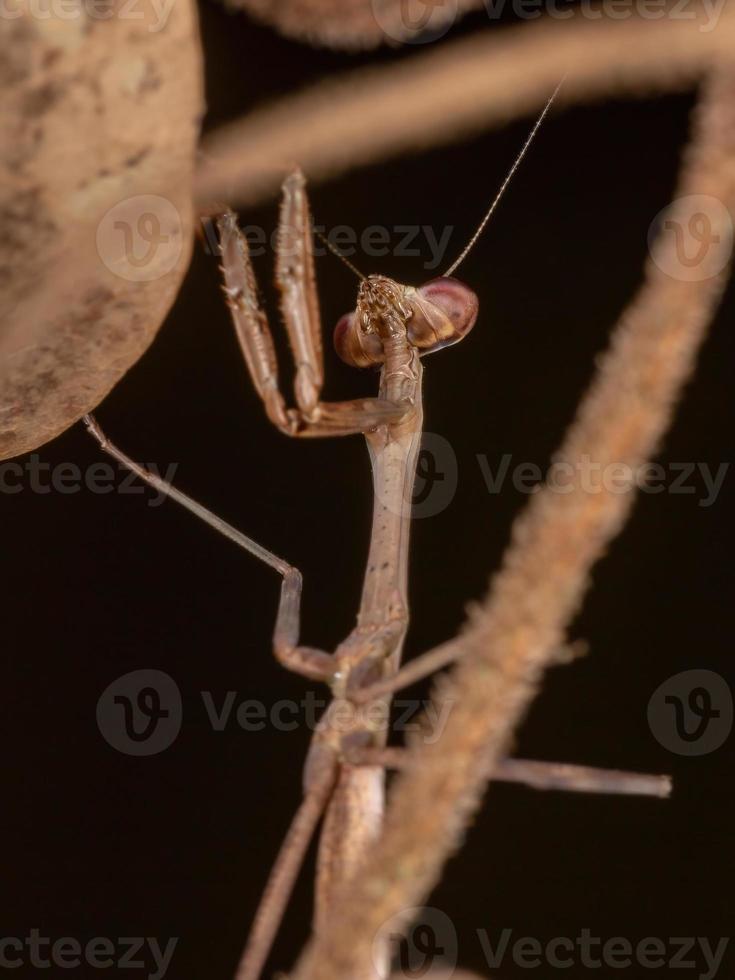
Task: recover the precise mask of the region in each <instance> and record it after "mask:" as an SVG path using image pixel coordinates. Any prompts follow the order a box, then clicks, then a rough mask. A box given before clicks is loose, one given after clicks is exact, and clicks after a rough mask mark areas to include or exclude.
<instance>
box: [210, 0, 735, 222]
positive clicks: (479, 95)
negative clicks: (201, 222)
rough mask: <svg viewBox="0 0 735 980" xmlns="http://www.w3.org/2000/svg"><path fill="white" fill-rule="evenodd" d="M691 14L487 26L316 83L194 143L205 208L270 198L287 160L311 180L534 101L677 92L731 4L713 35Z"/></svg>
mask: <svg viewBox="0 0 735 980" xmlns="http://www.w3.org/2000/svg"><path fill="white" fill-rule="evenodd" d="M692 13H695V14H697V16H696V17H695V19H693V20H682V19H676V18H665V19H663V20H655V21H650V20H638V19H636V18H631V19H630V20H626V21H612V20H610V21H607V22H604V23H603V22H597V21H587V20H577V21H549V22H545V23H540V24H538V25H535V24H534V25H530V26H526V27H522V28H516V29H513V30H503V31H496V30H489V31H487V32H484V33H481V34H478V35H473V36H472V37H469V38H467V39H465V40H461V41H454V42H452V43H448V42H445V43H442V44H439V45H436V46H435V47H433V48H432V49H431V50H427V51H426V52H422V53H421V54H418V55H415V56H413V57H411V58H409V59H403V60H401V61H399V62H397V63H396V64H392V65H390V66H388V67H382V68H370V69H364V70H361V71H358V72H354V73H353V74H352V75H351V76H348V77H347V78H344V77H341V78H339V79H337V80H335V81H328V82H324V83H322V84H320V85H317V86H315V87H312V88H310V89H307V90H305V91H304V92H302V93H300V94H296V95H289V96H288V97H287V98H285V99H283V100H282V101H280V102H278V103H275V104H273V105H270V106H267V107H266V108H263V109H259V110H256V111H255V112H253V113H252V114H251V115H249V116H247V117H245V118H244V119H242V120H239V121H238V122H235V123H233V124H231V125H229V126H226V127H223V128H222V129H220V130H218V131H217V132H215V133H214V134H213V135H212V136H211V137H210V138H209V139H208V140H207V141H205V143H204V147H203V154H202V161H201V165H200V169H199V173H198V175H197V180H196V185H195V189H196V196H197V199H198V201H199V203H200V205H201V206H202V207H203V208H208V207H210V206H211V205H212V203H213V202H221V201H228V202H229V203H230V204H232V205H240V206H242V205H247V204H252V203H254V202H255V201H258V200H260V199H262V198H263V197H265V196H267V195H269V194H271V193H272V192H274V191H275V190H276V188H277V186H278V185H279V184H280V182H281V180H282V178H283V175H284V173H285V172H286V171H287V170H289V169H290V168H291V167H292V166H293V165H294V164H296V163H298V164H299V166H301V168H302V169H303V170H304V172H305V173H306V174H307V175H308V177H309V179H310V180H316V179H324V178H327V177H330V176H334V175H335V174H338V173H341V172H342V171H344V170H347V169H349V168H351V167H356V166H360V165H364V164H369V163H373V162H375V161H377V160H382V159H385V158H386V157H389V156H392V155H396V154H399V153H406V152H417V151H420V150H421V149H422V148H424V147H428V146H434V145H437V144H441V143H448V142H451V141H452V140H456V139H459V138H460V137H462V136H465V135H467V134H470V133H473V132H477V131H480V130H482V129H483V128H485V127H487V126H490V125H498V124H500V123H503V122H506V121H508V120H509V119H512V118H514V117H516V116H520V115H523V114H524V113H529V112H531V111H534V110H536V109H537V108H538V107H540V106H541V105H543V103H544V101H545V100H546V99H547V98H548V96H549V94H550V93H551V91H552V90H553V88H554V86H555V85H556V83H557V82H558V81H559V79H560V78H561V77H562V76H563V75H564V73H565V72H569V77H568V78H567V81H566V82H565V85H564V88H563V89H562V92H561V93H560V95H559V98H558V102H559V104H560V105H561V104H564V103H565V102H585V101H591V100H594V99H597V98H600V97H601V96H605V95H610V94H625V95H628V94H635V95H643V94H648V93H652V92H660V91H668V90H671V89H675V88H677V87H679V88H685V87H687V86H689V85H691V84H692V82H693V80H694V79H696V78H697V77H698V76H699V75H700V74H701V73H702V71H703V70H704V69H706V68H708V67H709V66H710V65H711V64H712V62H713V59H716V58H719V57H720V56H727V54H728V52H729V51H730V50H731V49H732V47H733V45H734V44H735V6H733V5H732V4H730V5H727V6H725V7H724V9H723V10H722V11H721V13H720V17H719V20H718V22H717V25H716V27H715V28H714V29H712V30H709V31H707V30H703V27H704V26H705V25H708V24H709V23H710V21H709V18H708V16H707V15H706V14H705V13H704V12H702V10H701V9H700V8H698V7H694V6H692Z"/></svg>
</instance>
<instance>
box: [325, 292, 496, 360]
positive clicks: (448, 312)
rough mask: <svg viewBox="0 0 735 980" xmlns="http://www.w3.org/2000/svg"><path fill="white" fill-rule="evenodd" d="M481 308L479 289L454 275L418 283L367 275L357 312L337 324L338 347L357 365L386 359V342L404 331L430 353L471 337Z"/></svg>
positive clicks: (336, 338)
mask: <svg viewBox="0 0 735 980" xmlns="http://www.w3.org/2000/svg"><path fill="white" fill-rule="evenodd" d="M477 311H478V299H477V296H476V295H475V293H473V291H472V290H471V289H470V288H469V287H468V286H465V285H464V283H461V282H460V281H459V280H458V279H452V278H451V277H449V276H441V277H439V278H438V279H431V280H429V282H427V283H424V285H423V286H418V287H415V286H404V285H401V284H400V283H397V282H395V281H394V280H393V279H388V278H387V277H386V276H368V277H367V278H366V279H363V280H362V282H361V283H360V291H359V293H358V296H357V306H356V307H355V309H354V311H353V312H352V313H347V314H345V316H343V317H342V318H341V319H340V320H339V322H338V323H337V326H336V327H335V331H334V346H335V349H336V351H337V353H338V354H339V356H340V357H341V358H342V360H343V361H345V363H347V364H350V365H352V366H353V367H371V366H374V365H378V364H382V363H383V361H384V360H385V342H386V341H387V340H389V339H391V338H394V337H400V336H401V335H405V337H406V339H407V341H408V343H409V344H410V345H411V346H413V347H416V348H417V349H418V350H419V353H420V354H422V355H423V354H429V353H431V352H432V351H435V350H440V349H441V348H442V347H448V346H449V345H450V344H456V343H458V341H460V340H462V338H463V337H466V336H467V334H468V333H469V332H470V330H471V329H472V327H473V326H474V324H475V321H476V320H477Z"/></svg>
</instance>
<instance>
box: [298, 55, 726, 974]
mask: <svg viewBox="0 0 735 980" xmlns="http://www.w3.org/2000/svg"><path fill="white" fill-rule="evenodd" d="M624 56H625V54H624V52H621V57H623V58H624ZM734 93H735V72H734V71H733V70H732V69H729V68H728V69H727V70H725V69H721V70H720V72H719V73H718V75H717V76H716V77H714V78H713V79H712V80H711V81H709V82H708V83H707V85H706V86H705V91H704V95H703V101H702V103H701V105H700V108H699V110H698V111H697V115H696V126H695V133H694V140H693V143H692V144H691V146H690V148H689V150H688V151H687V156H686V160H685V163H684V168H683V173H682V177H681V180H680V184H679V194H680V195H686V194H693V193H696V194H708V195H712V196H713V197H716V198H719V200H720V201H721V202H723V204H724V205H725V206H726V208H727V209H728V210H729V211H730V212H731V213H733V212H735V99H733V94H734ZM680 208H681V205H679V206H678V207H677V210H675V211H674V212H673V213H672V215H671V218H672V220H673V221H677V220H682V221H686V217H685V214H684V212H683V211H682V210H680ZM712 232H713V233H714V235H715V236H719V240H715V238H713V239H712V240H711V242H710V248H711V249H713V250H714V254H717V253H718V252H719V253H720V254H721V257H722V259H723V264H724V261H725V260H726V259H729V252H730V247H731V233H730V228H729V227H727V223H726V221H724V220H719V221H718V220H717V219H716V220H715V221H714V225H713V228H712ZM676 244H677V242H676V236H675V235H673V234H668V235H667V236H665V237H664V238H663V239H662V240H661V241H660V242H659V245H658V246H657V252H656V255H657V258H658V260H659V262H662V263H663V264H664V266H665V267H669V268H672V267H674V268H675V267H676V263H677V253H676ZM667 262H670V263H672V265H671V266H666V263H667ZM724 281H725V274H724V272H723V273H721V274H719V275H718V276H716V277H714V278H711V279H708V280H704V281H700V282H691V281H683V280H682V279H680V278H670V277H669V276H667V275H665V274H664V273H663V272H662V271H660V269H659V268H658V267H657V266H656V265H654V264H653V262H651V261H650V260H649V263H648V265H647V268H646V270H645V281H644V283H643V285H642V287H641V289H640V291H639V293H638V295H637V296H636V298H635V299H634V301H633V303H632V304H631V305H630V307H629V308H628V309H627V310H626V312H625V313H624V315H623V317H622V319H621V322H620V323H619V325H618V327H617V328H616V330H615V332H614V335H613V338H612V341H611V344H610V348H609V350H608V351H607V353H606V354H605V356H604V358H602V359H601V362H600V365H599V369H598V372H597V376H596V378H595V381H594V383H593V385H592V387H591V389H590V391H589V393H588V394H587V396H586V397H585V399H584V400H583V402H582V405H581V407H580V410H579V413H578V415H577V418H576V420H575V421H574V423H573V425H572V426H571V428H570V430H569V432H568V434H567V436H566V438H565V440H564V443H563V446H562V449H561V451H560V453H559V455H558V461H559V462H563V463H566V464H571V465H572V466H574V464H575V463H577V462H578V461H579V460H582V459H584V458H585V457H589V458H590V459H591V460H592V461H594V462H596V463H598V464H600V465H601V466H603V467H604V466H608V465H614V464H617V463H623V464H626V465H627V466H629V467H631V468H632V470H633V471H634V472H635V471H637V470H638V468H639V467H640V466H641V465H642V464H643V463H644V461H645V460H646V459H648V458H649V457H650V456H651V454H652V453H653V452H654V451H655V450H656V447H657V445H658V443H659V440H660V438H661V436H662V434H663V432H664V431H665V429H666V427H667V425H668V423H669V420H670V418H671V415H672V411H673V407H674V404H675V402H676V400H677V398H678V397H679V396H680V394H681V390H682V386H683V385H684V383H685V382H686V380H687V378H688V377H689V375H690V373H691V371H692V369H693V365H694V360H695V356H696V353H697V350H698V348H699V345H700V343H701V341H702V339H703V337H704V335H705V332H706V328H707V324H708V323H709V321H710V319H711V316H712V314H713V311H714V309H715V308H716V305H717V302H718V299H719V297H720V294H721V291H722V288H723V283H724ZM575 473H576V471H575ZM570 487H571V490H570V492H568V493H559V492H553V491H552V490H551V489H550V488H549V487H547V488H545V489H544V490H542V491H541V492H540V493H538V494H537V495H536V496H535V497H534V498H533V500H532V502H531V504H530V506H529V507H528V508H527V510H526V511H525V513H524V515H523V516H522V517H521V518H520V519H519V520H518V521H517V523H516V525H515V527H514V530H513V537H512V543H511V546H510V548H509V551H508V553H507V555H506V557H505V560H504V562H503V567H502V569H501V571H500V572H499V573H498V575H497V576H496V578H495V581H494V582H493V586H492V589H491V592H490V594H489V596H488V598H487V600H486V601H485V602H484V603H483V604H482V605H481V606H479V607H478V608H476V609H475V610H473V612H472V613H471V616H470V618H469V622H468V624H467V626H466V628H465V630H464V632H463V634H462V637H461V641H462V644H463V646H464V648H465V655H464V658H463V659H462V660H461V661H460V662H459V664H458V666H457V667H456V668H455V670H454V672H453V673H452V675H451V677H450V679H449V680H446V679H445V680H443V681H442V682H440V685H439V689H438V692H437V695H436V696H437V698H438V699H444V698H451V699H452V701H453V703H454V708H453V710H452V712H451V714H450V716H449V718H448V721H447V724H446V728H445V730H444V733H443V736H442V738H441V739H439V740H438V741H437V742H436V743H435V744H433V745H429V744H423V745H422V744H419V743H418V742H417V743H416V744H414V745H413V746H412V751H414V752H415V753H416V763H417V764H416V765H415V766H412V767H411V768H410V769H409V770H408V771H407V772H406V773H404V774H402V775H401V776H400V777H398V780H397V782H396V785H395V788H394V792H393V794H392V796H391V802H390V806H389V809H388V814H387V820H386V826H385V831H384V834H383V836H382V838H381V840H380V841H379V842H378V844H377V845H376V847H375V848H374V850H373V852H372V853H371V854H370V855H369V856H368V858H367V860H366V863H365V867H364V869H363V871H362V873H361V875H360V876H359V878H357V879H355V880H354V881H353V882H351V886H350V890H349V898H348V899H347V896H346V900H345V901H344V902H342V903H336V904H335V912H334V916H333V919H332V921H330V922H329V923H328V928H325V929H324V930H323V931H322V932H321V933H320V935H319V936H318V937H317V939H315V940H314V942H313V944H312V946H311V947H310V948H309V949H307V952H306V954H305V956H304V958H303V960H302V962H301V964H300V967H299V969H298V970H297V972H296V976H297V977H298V980H345V978H346V977H349V976H352V975H353V973H355V972H356V968H357V967H358V966H359V965H360V964H365V963H369V962H370V959H369V958H370V948H371V942H372V939H373V937H374V936H375V935H376V933H377V931H378V930H379V928H380V927H381V926H382V924H383V923H385V922H386V921H387V920H388V919H391V918H392V917H393V916H396V915H401V914H403V912H404V910H405V909H408V908H410V907H412V906H416V905H420V904H421V902H422V900H423V899H424V898H425V896H426V895H427V894H428V893H429V891H430V890H431V888H432V887H433V886H434V885H435V884H436V882H437V880H438V878H439V875H440V873H441V869H442V867H443V864H444V862H445V861H446V859H447V857H448V856H449V855H450V854H451V853H452V852H453V851H454V850H456V848H457V847H458V845H459V843H460V841H461V837H462V834H463V831H464V829H465V827H466V826H467V824H468V822H469V820H470V819H471V817H472V815H473V813H474V812H475V810H476V809H477V807H478V806H479V803H480V799H481V796H482V792H483V789H484V786H485V782H486V779H487V777H488V775H489V774H491V773H492V771H493V768H494V767H495V766H496V765H497V762H498V760H499V759H500V758H502V756H503V755H504V754H505V753H506V752H507V749H508V743H509V739H510V737H511V734H512V732H513V729H514V728H515V726H516V725H517V724H518V722H519V721H520V719H521V718H522V717H523V715H524V713H525V711H526V709H527V707H528V705H529V703H530V701H531V700H532V698H533V697H534V695H535V694H536V692H537V690H538V686H539V683H540V680H541V677H542V674H543V672H544V670H545V668H546V667H547V666H548V664H549V662H550V659H551V658H550V653H551V652H553V651H554V650H555V649H556V648H557V647H558V646H559V644H560V643H561V641H562V637H563V633H564V630H565V628H566V626H567V624H568V623H569V621H570V619H571V617H572V616H573V615H574V613H575V612H576V610H577V609H578V608H579V606H580V603H581V600H582V597H583V595H584V592H585V590H586V588H587V585H588V580H589V574H590V570H591V568H592V566H593V564H594V563H595V562H596V561H597V560H598V559H599V558H600V557H601V556H602V555H603V554H604V553H605V549H606V547H607V545H608V543H609V541H610V540H611V538H613V537H614V535H615V534H616V533H617V532H618V531H619V530H620V529H621V527H622V525H623V523H624V521H625V519H626V517H627V515H628V513H629V511H630V509H631V506H632V503H633V498H634V492H633V488H632V487H631V488H630V490H629V492H626V493H620V492H617V493H614V492H610V490H608V489H605V488H604V487H602V488H600V492H598V493H591V492H589V490H585V489H584V488H583V485H582V482H581V481H580V479H579V476H578V475H575V476H574V477H570Z"/></svg>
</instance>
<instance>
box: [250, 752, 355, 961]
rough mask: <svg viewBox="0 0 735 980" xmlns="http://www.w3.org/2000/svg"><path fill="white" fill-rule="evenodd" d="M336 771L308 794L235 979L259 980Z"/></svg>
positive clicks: (270, 881) (274, 871) (275, 868)
mask: <svg viewBox="0 0 735 980" xmlns="http://www.w3.org/2000/svg"><path fill="white" fill-rule="evenodd" d="M335 775H336V773H335V771H334V770H332V771H331V772H326V773H324V774H323V778H322V779H321V780H320V781H319V782H318V783H317V784H316V785H313V786H312V787H310V788H309V790H308V791H307V792H306V794H305V796H304V799H303V801H302V803H301V806H300V807H299V809H298V810H297V811H296V814H295V816H294V818H293V820H292V821H291V826H290V827H289V829H288V833H287V834H286V837H285V839H284V841H283V844H282V845H281V850H280V851H279V853H278V857H277V858H276V862H275V864H274V865H273V868H272V870H271V873H270V877H269V878H268V882H267V884H266V886H265V891H264V892H263V896H262V898H261V900H260V905H259V906H258V911H257V913H256V916H255V919H254V921H253V925H252V929H251V931H250V935H249V937H248V941H247V945H246V946H245V951H244V952H243V954H242V958H241V960H240V963H239V965H238V968H237V972H236V973H235V980H258V977H259V976H260V973H261V970H262V969H263V966H264V964H265V961H266V960H267V958H268V954H269V953H270V950H271V947H272V945H273V940H274V938H275V935H276V932H277V931H278V927H279V926H280V924H281V920H282V919H283V914H284V912H285V910H286V906H287V905H288V902H289V899H290V897H291V892H292V891H293V886H294V882H295V881H296V878H297V876H298V873H299V870H300V869H301V865H302V863H303V860H304V855H305V854H306V850H307V848H308V846H309V844H310V842H311V839H312V837H313V836H314V831H315V830H316V827H317V824H318V823H319V820H320V819H321V817H322V814H323V813H324V810H325V808H326V805H327V802H328V801H329V798H330V796H331V794H332V789H333V786H334V778H335Z"/></svg>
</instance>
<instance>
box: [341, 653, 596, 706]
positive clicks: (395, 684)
mask: <svg viewBox="0 0 735 980" xmlns="http://www.w3.org/2000/svg"><path fill="white" fill-rule="evenodd" d="M578 648H581V649H582V650H585V649H586V644H585V643H583V642H582V641H575V642H573V643H569V644H566V645H564V646H561V647H560V648H559V651H558V658H559V661H560V662H563V663H568V662H569V661H570V660H572V659H575V658H576V657H578V656H580V655H581V654H580V652H579V649H578ZM462 654H463V647H462V644H461V643H459V642H458V641H457V640H456V639H455V640H449V641H448V642H447V643H442V644H440V645H439V646H438V647H434V649H433V650H428V651H427V652H426V653H422V654H421V655H420V656H418V657H415V658H414V659H413V660H411V661H410V663H407V664H406V665H405V667H401V669H400V670H398V671H397V672H396V673H395V674H393V675H392V676H390V677H386V678H384V679H383V680H380V681H376V682H375V683H374V684H370V685H369V686H365V687H363V688H361V689H359V690H357V691H356V692H355V694H354V700H355V701H356V702H357V703H358V704H364V703H365V702H367V701H371V700H372V699H373V698H378V697H384V696H385V695H388V694H395V693H396V692H397V691H402V690H403V689H404V688H406V687H410V686H411V685H412V684H416V683H417V682H418V681H422V680H424V678H426V677H430V676H431V675H432V674H434V673H436V671H438V670H441V669H442V668H443V667H448V666H449V665H450V664H453V663H455V662H456V661H457V660H459V658H460V657H461V656H462Z"/></svg>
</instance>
